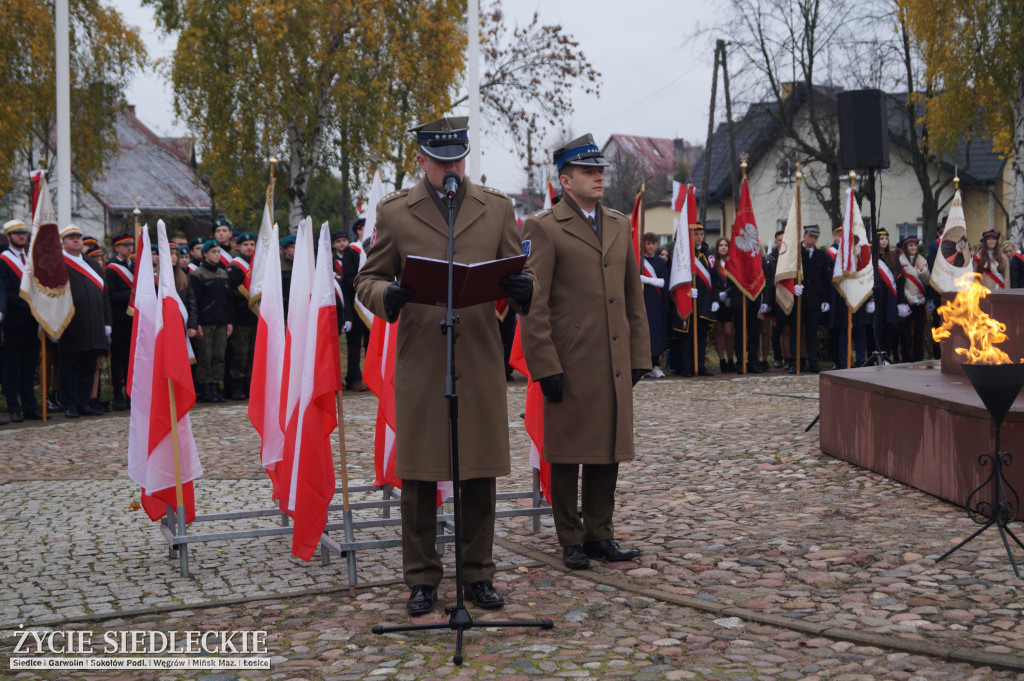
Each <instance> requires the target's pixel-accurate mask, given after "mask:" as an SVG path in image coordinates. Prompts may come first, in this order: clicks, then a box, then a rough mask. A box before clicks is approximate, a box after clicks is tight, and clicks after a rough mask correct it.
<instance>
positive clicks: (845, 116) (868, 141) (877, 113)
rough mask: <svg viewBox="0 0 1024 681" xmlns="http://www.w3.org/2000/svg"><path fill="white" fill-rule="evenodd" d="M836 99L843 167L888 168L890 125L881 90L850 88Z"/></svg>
mask: <svg viewBox="0 0 1024 681" xmlns="http://www.w3.org/2000/svg"><path fill="white" fill-rule="evenodd" d="M836 99H837V103H838V105H839V166H840V168H842V169H843V170H854V169H858V168H874V169H876V170H877V169H879V168H888V167H889V126H888V116H887V115H886V110H885V96H884V95H883V93H882V91H881V90H847V91H845V92H840V93H839V94H838V95H837V96H836Z"/></svg>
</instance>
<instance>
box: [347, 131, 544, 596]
mask: <svg viewBox="0 0 1024 681" xmlns="http://www.w3.org/2000/svg"><path fill="white" fill-rule="evenodd" d="M466 123H467V119H466V118H465V117H458V118H442V119H440V120H436V121H431V122H430V123H425V124H423V125H419V126H417V127H415V128H412V129H411V130H410V131H409V132H410V133H412V134H414V135H416V140H417V142H418V143H419V153H418V154H417V155H416V162H417V163H418V164H419V167H420V170H421V171H422V172H423V176H422V178H421V179H420V181H419V183H418V184H416V185H415V186H414V187H413V188H412V189H403V190H400V191H397V192H394V193H393V194H390V195H389V196H386V197H384V199H382V200H381V202H380V203H379V204H378V206H377V223H376V225H375V234H376V238H375V241H374V244H373V247H372V248H371V249H370V251H369V254H368V256H367V260H366V264H365V265H364V267H363V269H362V271H360V272H359V273H358V274H357V275H356V279H355V289H356V293H357V295H358V296H359V300H360V301H361V302H362V303H363V304H364V305H366V307H367V308H369V310H370V311H371V312H372V313H373V314H375V315H376V316H378V317H380V318H382V319H386V320H388V321H389V322H395V321H397V322H398V347H399V349H400V351H399V352H398V355H397V357H396V359H395V379H394V381H395V382H394V386H395V418H396V421H397V433H396V437H397V443H396V448H397V449H396V451H397V453H398V460H397V465H396V467H395V472H396V474H397V475H398V476H399V477H400V478H401V479H402V500H401V509H402V566H403V571H404V576H405V582H406V584H407V585H408V586H409V587H410V594H409V598H408V600H407V602H406V609H407V610H408V611H409V614H410V615H413V616H417V615H423V614H425V613H428V612H430V611H431V610H433V609H434V606H435V604H436V601H437V587H438V585H439V584H440V582H441V577H442V575H443V569H442V565H441V559H440V557H439V556H438V554H437V548H436V542H435V539H436V527H437V517H436V505H437V501H436V499H437V483H438V481H442V480H451V479H452V470H451V456H450V450H449V435H450V433H449V421H448V415H449V404H448V400H446V399H445V396H444V384H445V376H446V361H445V358H446V343H445V337H444V336H443V335H442V334H440V333H439V332H438V319H439V317H440V315H439V313H438V310H437V308H436V307H433V306H428V305H407V304H406V303H408V302H409V300H410V299H411V298H412V297H413V295H414V294H415V291H412V290H410V289H407V288H403V287H402V286H401V285H400V284H399V283H398V282H397V281H396V278H400V277H401V274H402V263H404V262H405V258H406V256H408V255H418V256H423V257H428V258H437V259H447V254H448V210H449V206H448V205H447V204H446V201H452V202H453V205H454V210H455V214H456V218H455V251H456V252H457V259H458V261H459V262H461V263H465V264H472V263H476V262H486V261H489V260H495V259H497V258H507V257H510V256H514V255H519V254H521V253H522V252H523V249H522V244H521V242H520V240H519V234H518V231H517V229H516V219H515V212H514V210H513V204H512V201H511V200H510V199H509V197H507V196H505V195H504V194H502V193H500V192H498V191H495V190H491V189H488V188H485V187H481V186H479V185H477V184H475V183H474V182H472V181H471V180H469V178H466V177H465V167H466V161H465V157H466V155H467V154H468V153H469V134H468V131H467V128H466ZM450 172H451V173H455V174H456V175H458V177H459V180H460V182H459V186H458V190H457V191H456V192H455V194H454V197H452V198H445V197H444V194H443V191H442V190H443V179H444V177H445V175H446V174H447V173H450ZM502 288H503V289H504V291H505V293H507V294H508V296H509V298H508V300H509V303H510V304H511V305H513V306H515V308H516V309H518V310H520V311H521V312H523V313H525V312H526V310H527V309H528V308H529V305H530V299H531V297H532V294H533V282H532V280H531V279H530V278H529V277H528V276H525V275H522V274H519V275H512V276H509V277H505V278H504V279H503V280H502ZM399 313H401V316H399ZM458 313H459V317H460V319H461V321H460V323H459V325H458V326H457V327H456V329H455V330H456V333H457V334H458V338H459V342H458V346H457V352H458V356H457V360H456V361H457V366H458V371H459V377H460V380H459V383H458V393H459V397H460V414H459V477H460V480H461V490H459V493H460V494H461V495H462V496H461V499H462V523H461V532H462V546H463V556H462V559H463V575H462V576H463V584H456V585H455V588H457V589H464V590H465V594H466V597H467V599H468V600H469V601H470V602H472V603H475V604H476V605H477V606H479V607H482V608H488V609H491V608H500V607H502V606H503V605H504V603H505V601H504V598H503V597H502V596H501V594H500V593H498V591H497V590H496V589H495V588H494V585H493V579H494V572H495V565H494V558H493V556H492V550H491V549H492V543H493V541H494V520H495V499H496V496H495V493H496V484H495V478H496V477H497V476H499V475H507V474H508V473H509V472H510V463H509V440H508V407H507V403H506V392H507V391H506V386H505V378H504V356H503V353H502V347H501V340H500V338H499V337H498V328H497V324H496V323H495V319H494V304H493V302H488V303H483V304H480V305H475V306H473V307H467V308H463V309H460V310H459V312H458Z"/></svg>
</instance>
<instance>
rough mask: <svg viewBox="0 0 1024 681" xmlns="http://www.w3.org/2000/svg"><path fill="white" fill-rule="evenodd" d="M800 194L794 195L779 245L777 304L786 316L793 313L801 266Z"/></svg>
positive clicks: (776, 280)
mask: <svg viewBox="0 0 1024 681" xmlns="http://www.w3.org/2000/svg"><path fill="white" fill-rule="evenodd" d="M799 197H800V192H799V190H797V192H796V193H795V194H793V202H792V203H791V204H790V205H789V217H788V218H786V231H785V232H784V233H783V235H782V243H781V244H780V245H779V261H778V264H777V265H776V266H775V302H776V303H778V305H779V307H780V308H781V309H782V311H783V312H785V313H786V314H790V313H791V312H792V311H793V301H794V300H795V296H794V295H793V286H794V284H796V273H797V268H798V267H799V266H800V233H801V229H800V198H799Z"/></svg>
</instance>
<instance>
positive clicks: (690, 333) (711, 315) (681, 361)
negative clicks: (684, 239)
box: [669, 222, 719, 378]
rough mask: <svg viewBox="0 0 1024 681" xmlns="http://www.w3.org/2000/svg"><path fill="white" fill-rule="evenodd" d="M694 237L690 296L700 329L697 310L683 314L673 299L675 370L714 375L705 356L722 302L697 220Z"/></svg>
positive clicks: (672, 322)
mask: <svg viewBox="0 0 1024 681" xmlns="http://www.w3.org/2000/svg"><path fill="white" fill-rule="evenodd" d="M690 240H691V241H692V242H693V253H694V258H693V261H694V272H693V275H694V278H695V279H696V284H695V285H694V286H693V287H692V288H691V289H690V297H691V298H693V306H694V307H695V308H696V309H697V329H696V333H694V329H693V313H692V312H691V313H690V314H689V315H687V317H686V319H682V318H681V317H680V316H679V312H678V310H677V309H676V306H675V305H674V304H671V301H670V310H669V312H670V315H669V318H670V320H671V326H670V327H669V334H670V337H671V338H672V368H673V373H675V374H676V375H679V376H685V377H687V378H689V377H691V376H693V375H694V374H696V375H697V376H714V373H712V372H711V371H709V370H708V369H707V367H706V366H705V357H706V356H707V352H708V331H710V329H711V322H713V321H715V319H716V315H717V314H718V309H719V302H718V301H717V300H716V299H715V298H716V297H717V296H716V295H715V290H714V289H715V285H714V284H715V277H716V276H717V275H716V274H715V268H714V266H713V265H712V264H711V258H710V257H709V256H710V250H709V249H708V245H707V244H706V243H704V225H702V224H700V223H699V222H695V223H694V224H692V225H690ZM694 341H696V343H697V366H696V367H694V366H693V343H694Z"/></svg>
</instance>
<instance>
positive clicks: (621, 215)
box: [604, 206, 626, 218]
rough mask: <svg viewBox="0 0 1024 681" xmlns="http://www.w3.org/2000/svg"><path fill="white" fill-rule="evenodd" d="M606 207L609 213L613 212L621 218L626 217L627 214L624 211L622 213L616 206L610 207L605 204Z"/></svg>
mask: <svg viewBox="0 0 1024 681" xmlns="http://www.w3.org/2000/svg"><path fill="white" fill-rule="evenodd" d="M604 209H605V210H606V211H608V212H609V213H611V214H612V215H618V216H619V217H620V218H624V217H626V215H625V214H624V213H622V212H620V211H617V210H615V209H614V208H609V207H607V206H605V207H604Z"/></svg>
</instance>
